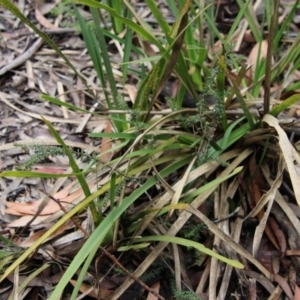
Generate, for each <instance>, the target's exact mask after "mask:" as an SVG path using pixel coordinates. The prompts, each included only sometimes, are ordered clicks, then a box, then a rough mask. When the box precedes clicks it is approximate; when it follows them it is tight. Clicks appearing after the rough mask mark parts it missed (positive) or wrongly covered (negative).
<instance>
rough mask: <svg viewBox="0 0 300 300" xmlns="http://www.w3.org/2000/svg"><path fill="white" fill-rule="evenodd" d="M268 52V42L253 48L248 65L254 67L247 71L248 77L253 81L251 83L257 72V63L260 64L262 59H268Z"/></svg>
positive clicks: (265, 41) (264, 41)
mask: <svg viewBox="0 0 300 300" xmlns="http://www.w3.org/2000/svg"><path fill="white" fill-rule="evenodd" d="M267 50H268V41H267V40H263V41H262V42H261V44H259V43H257V44H255V46H254V47H253V48H252V50H251V52H250V54H249V56H248V59H247V63H248V64H249V65H251V66H252V67H251V68H250V69H249V70H248V71H247V76H248V77H249V78H250V79H251V81H252V78H253V75H254V73H255V70H256V68H257V63H258V62H260V61H261V59H262V58H266V57H267Z"/></svg>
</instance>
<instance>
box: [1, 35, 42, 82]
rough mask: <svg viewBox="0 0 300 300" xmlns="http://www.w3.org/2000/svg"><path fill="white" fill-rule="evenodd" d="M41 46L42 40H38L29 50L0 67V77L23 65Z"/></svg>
mask: <svg viewBox="0 0 300 300" xmlns="http://www.w3.org/2000/svg"><path fill="white" fill-rule="evenodd" d="M42 44H43V39H42V38H38V39H37V40H36V42H35V43H34V44H33V45H32V46H31V47H30V48H29V49H27V50H26V51H25V52H24V53H22V54H21V55H20V56H18V57H17V58H16V59H15V60H14V61H12V62H11V63H9V64H7V65H5V66H4V67H2V68H1V69H0V76H1V75H4V74H5V73H6V72H8V71H10V70H12V69H14V68H16V67H18V66H20V65H21V64H23V63H24V62H25V61H26V60H28V59H29V58H30V57H31V56H33V55H34V53H35V52H36V51H37V50H38V49H39V48H40V47H41V45H42Z"/></svg>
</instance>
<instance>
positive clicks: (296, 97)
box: [270, 94, 300, 117]
mask: <svg viewBox="0 0 300 300" xmlns="http://www.w3.org/2000/svg"><path fill="white" fill-rule="evenodd" d="M299 100H300V94H295V95H293V96H291V97H289V98H287V99H286V100H284V101H282V102H281V103H280V104H278V105H276V106H275V107H274V108H273V109H272V110H271V111H270V115H272V116H274V117H277V116H278V115H279V114H280V113H281V112H282V111H284V110H286V109H288V108H290V106H291V105H293V104H295V103H296V102H298V101H299Z"/></svg>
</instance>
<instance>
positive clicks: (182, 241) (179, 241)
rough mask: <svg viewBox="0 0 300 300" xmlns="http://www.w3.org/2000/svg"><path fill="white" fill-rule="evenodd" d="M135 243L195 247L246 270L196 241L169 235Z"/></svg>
mask: <svg viewBox="0 0 300 300" xmlns="http://www.w3.org/2000/svg"><path fill="white" fill-rule="evenodd" d="M135 241H137V242H142V243H143V242H150V241H157V242H166V243H173V244H177V245H181V246H185V247H193V248H195V249H197V250H198V251H200V252H202V253H205V254H207V255H209V256H211V257H214V258H217V259H218V260H220V261H223V262H225V263H226V264H228V265H230V266H232V267H234V268H237V269H244V265H243V264H242V263H240V262H239V261H237V260H233V259H229V258H226V257H224V256H222V255H220V254H218V253H217V252H215V251H213V250H211V249H209V248H206V247H205V246H204V245H203V244H200V243H197V242H194V241H190V240H188V239H184V238H179V237H176V236H168V235H156V236H147V237H141V238H137V239H135ZM122 249H123V248H122V247H120V248H119V249H118V251H122Z"/></svg>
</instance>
